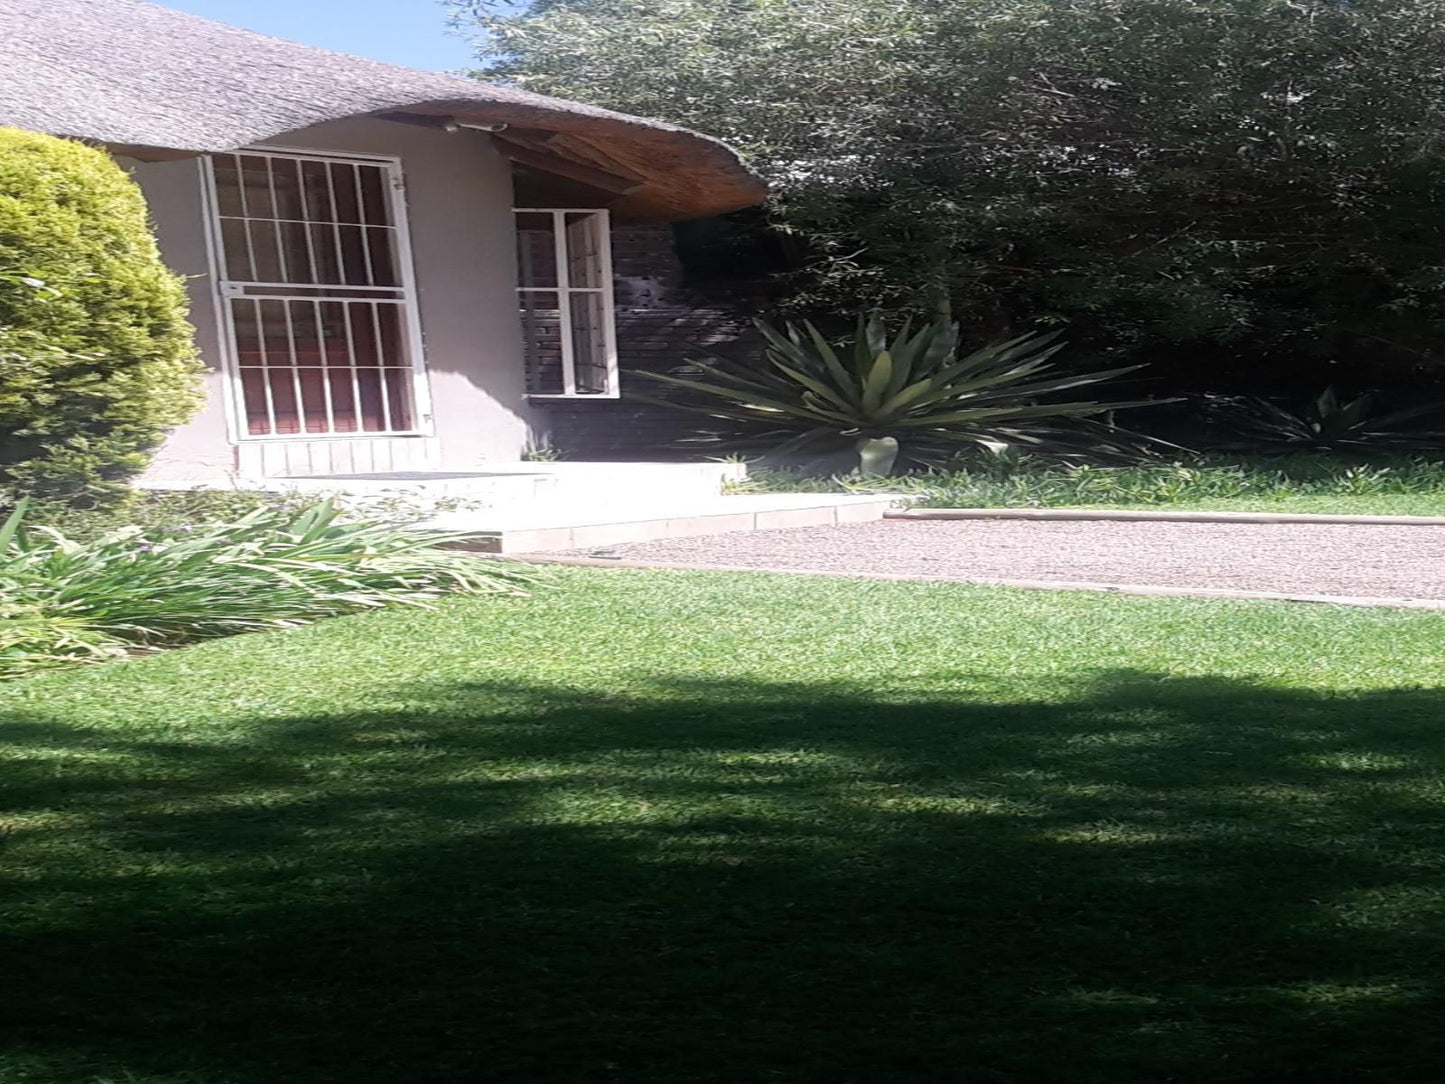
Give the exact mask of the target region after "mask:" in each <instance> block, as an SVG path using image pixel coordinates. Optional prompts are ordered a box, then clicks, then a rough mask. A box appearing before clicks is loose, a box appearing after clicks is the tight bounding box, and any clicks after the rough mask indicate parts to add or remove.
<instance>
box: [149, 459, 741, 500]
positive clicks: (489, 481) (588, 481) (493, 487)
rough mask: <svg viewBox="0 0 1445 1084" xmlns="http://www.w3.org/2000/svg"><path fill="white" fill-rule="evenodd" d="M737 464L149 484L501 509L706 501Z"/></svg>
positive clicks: (527, 467) (519, 465) (525, 467)
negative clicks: (607, 498) (609, 500)
mask: <svg viewBox="0 0 1445 1084" xmlns="http://www.w3.org/2000/svg"><path fill="white" fill-rule="evenodd" d="M746 473H747V471H746V468H745V467H744V466H743V465H742V464H739V463H571V462H559V463H530V462H495V463H483V464H480V465H478V466H477V467H476V468H475V469H474V470H456V471H388V472H385V473H375V474H369V473H355V474H319V475H308V476H305V477H286V478H253V479H247V478H240V477H234V478H225V479H204V480H196V481H160V482H147V483H146V487H147V488H151V489H195V488H203V489H264V490H270V491H273V492H283V493H284V492H290V493H314V494H316V495H317V496H318V497H320V496H330V495H333V494H335V495H341V496H342V497H344V498H347V499H349V500H350V501H351V503H357V504H364V503H365V502H367V501H376V500H395V499H398V498H399V499H402V500H405V501H409V502H411V503H413V504H415V505H417V506H418V507H425V506H426V505H428V504H430V503H432V502H435V501H439V500H440V501H446V502H449V503H453V504H465V505H466V506H468V507H470V508H475V509H482V508H496V509H504V508H511V507H513V506H529V505H533V504H536V503H547V504H556V505H562V506H567V505H572V504H575V503H578V502H584V503H589V504H594V503H597V502H598V501H599V500H600V499H601V497H602V495H604V494H607V495H611V496H613V497H620V498H624V499H628V500H646V501H653V502H658V503H664V502H675V501H697V500H710V499H713V498H716V497H718V496H719V495H721V493H722V490H723V486H724V484H725V483H726V482H728V481H731V480H736V479H739V478H742V477H744V476H745V475H746Z"/></svg>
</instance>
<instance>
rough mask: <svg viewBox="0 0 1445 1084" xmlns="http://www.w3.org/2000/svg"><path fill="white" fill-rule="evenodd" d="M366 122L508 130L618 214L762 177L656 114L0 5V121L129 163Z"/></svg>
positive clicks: (724, 204) (116, 15)
mask: <svg viewBox="0 0 1445 1084" xmlns="http://www.w3.org/2000/svg"><path fill="white" fill-rule="evenodd" d="M366 114H387V115H390V117H391V118H392V119H399V120H403V121H405V120H411V121H413V122H415V123H432V124H442V123H445V122H446V119H447V118H451V119H454V120H457V121H461V122H464V123H468V124H505V125H507V129H506V130H505V131H504V132H502V133H500V134H499V135H498V136H497V141H498V145H499V147H501V149H502V150H503V151H505V152H506V153H508V154H509V155H511V156H512V157H513V158H515V159H516V160H517V161H518V162H520V163H521V164H523V165H524V166H526V167H527V168H529V169H533V170H542V171H544V172H552V173H555V174H557V175H558V176H561V177H564V178H567V179H568V180H570V181H572V182H579V183H584V184H587V185H589V186H591V187H593V188H596V189H597V190H598V191H599V192H603V193H606V194H607V196H608V198H609V200H610V202H611V206H612V207H613V208H614V210H616V211H617V212H619V213H620V214H623V215H628V216H632V217H648V218H657V219H675V218H691V217H699V216H703V215H709V214H718V213H721V212H723V211H729V210H734V209H736V208H739V207H746V206H748V205H749V204H753V203H757V202H759V201H760V200H761V199H762V198H763V195H764V188H763V185H762V182H761V181H759V180H758V179H757V177H756V176H754V175H753V174H752V173H750V172H749V171H748V170H747V168H746V167H745V166H743V165H742V164H741V163H740V162H739V160H738V156H737V154H736V153H735V152H734V151H733V150H732V149H731V148H730V147H728V146H727V145H725V144H723V143H721V142H719V141H717V140H715V139H711V138H709V137H707V136H703V135H699V134H697V133H696V132H691V131H688V130H687V129H685V128H678V127H675V126H674V125H671V124H664V123H663V122H661V121H655V120H644V119H642V118H640V117H631V116H628V115H626V114H624V113H614V112H612V111H610V110H606V109H599V108H597V107H595V106H590V105H581V104H579V103H577V102H568V101H563V100H562V99H560V98H547V97H543V96H542V95H539V94H529V93H526V92H525V91H520V90H513V89H510V88H508V87H502V86H495V85H492V84H488V83H481V82H476V81H474V80H471V79H465V78H461V77H457V76H450V75H441V74H438V73H435V72H424V71H416V70H413V69H410V68H401V67H397V66H395V65H392V64H383V63H381V62H379V61H374V60H363V59H360V58H358V57H353V56H347V55H345V54H343V53H333V52H329V51H327V50H324V49H314V48H312V47H311V46H308V45H297V44H295V43H293V42H288V41H281V40H278V39H276V38H269V37H266V36H264V35H262V34H254V33H252V32H250V31H248V30H240V29H237V28H236V27H231V26H226V25H225V24H223V23H217V22H213V21H212V20H210V19H202V18H200V17H198V16H195V15H188V14H185V13H183V12H179V11H173V10H171V9H169V8H164V7H160V6H158V5H156V4H149V3H144V2H142V0H0V124H6V125H13V126H16V127H21V128H30V129H33V130H36V131H43V132H50V133H52V134H55V135H64V136H71V137H75V138H79V139H87V140H93V141H96V142H100V143H105V144H108V145H110V146H112V147H120V148H125V149H127V150H129V151H131V152H133V153H138V154H140V155H141V156H146V155H148V154H149V155H152V156H160V155H164V154H166V153H170V154H178V153H184V154H195V153H201V152H206V151H222V150H233V149H235V148H237V147H243V146H248V145H250V144H254V143H260V142H264V141H266V140H269V139H274V138H275V137H277V136H279V135H281V134H282V133H284V132H290V131H294V130H295V129H298V128H305V127H307V126H309V125H312V124H319V123H322V122H324V121H330V120H339V119H341V118H343V117H354V116H358V115H366Z"/></svg>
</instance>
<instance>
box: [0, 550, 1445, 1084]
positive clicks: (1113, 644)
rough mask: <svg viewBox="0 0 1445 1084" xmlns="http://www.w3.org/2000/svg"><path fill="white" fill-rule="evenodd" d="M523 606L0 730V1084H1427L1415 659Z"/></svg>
mask: <svg viewBox="0 0 1445 1084" xmlns="http://www.w3.org/2000/svg"><path fill="white" fill-rule="evenodd" d="M557 581H558V586H559V588H560V590H557V591H547V592H543V593H540V594H538V595H537V596H536V597H534V598H533V599H530V600H496V599H485V600H484V599H465V598H458V599H451V600H448V601H446V602H444V603H443V604H442V605H441V607H440V608H439V609H438V610H437V611H435V612H431V613H419V612H411V611H389V612H379V613H374V614H367V615H362V616H357V617H348V618H341V619H337V620H333V621H328V622H324V623H321V624H318V625H315V626H311V627H307V628H301V629H295V630H288V631H284V632H278V633H266V634H261V635H249V636H241V637H236V638H232V639H229V640H224V641H216V642H212V643H208V644H203V645H200V646H197V647H194V648H188V649H184V650H179V651H174V652H169V653H166V654H164V655H160V656H156V657H152V658H147V659H142V660H135V661H129V662H123V663H118V664H114V665H110V666H106V667H98V668H91V669H87V670H79V671H71V672H64V673H54V674H47V675H41V676H38V677H34V678H29V679H25V680H23V681H20V682H14V683H11V684H10V685H8V686H6V687H4V688H3V689H0V701H3V705H4V723H3V729H0V737H3V740H4V742H5V743H6V749H5V754H4V755H5V757H6V760H5V764H6V767H5V770H4V775H3V794H0V798H3V803H4V804H3V809H4V812H3V814H0V828H3V829H4V830H5V832H6V833H7V838H8V842H9V849H8V854H7V857H6V862H7V868H8V871H9V881H8V885H7V887H6V889H5V893H4V895H3V897H0V900H3V904H0V909H3V919H0V939H3V942H4V945H3V957H0V958H3V959H4V961H5V964H4V976H5V977H4V991H5V992H4V995H3V997H0V1001H3V1009H0V1023H3V1039H4V1044H5V1045H4V1047H3V1050H4V1053H3V1056H0V1082H3V1084H82V1082H83V1084H102V1082H114V1084H119V1082H122V1081H124V1082H126V1084H278V1082H283V1081H285V1082H290V1081H305V1082H307V1084H342V1082H345V1084H396V1082H398V1081H421V1082H431V1081H438V1082H442V1081H448V1082H450V1081H471V1080H477V1081H489V1082H490V1081H498V1082H514V1081H516V1082H524V1081H525V1082H529V1084H530V1082H541V1084H553V1082H556V1084H579V1082H580V1084H591V1082H599V1084H601V1082H618V1084H622V1082H626V1084H679V1082H688V1084H740V1082H749V1084H751V1082H763V1081H769V1082H789V1084H796V1082H809V1084H811V1082H820V1084H821V1082H828V1084H852V1082H857V1084H872V1082H876V1081H890V1082H894V1081H897V1082H910V1084H912V1082H918V1084H923V1082H927V1084H934V1082H938V1081H960V1082H979V1084H1121V1082H1131V1084H1132V1082H1135V1081H1138V1082H1141V1084H1164V1082H1170V1084H1230V1082H1239V1084H1244V1082H1250V1084H1253V1082H1258V1081H1275V1080H1309V1081H1311V1082H1316V1084H1318V1082H1335V1081H1338V1082H1342V1084H1343V1082H1349V1084H1357V1082H1361V1081H1382V1082H1385V1081H1388V1082H1390V1084H1405V1082H1415V1081H1419V1082H1421V1084H1425V1082H1431V1084H1433V1082H1435V1081H1438V1080H1439V1079H1440V1076H1441V1067H1442V1065H1445V1032H1442V1031H1441V1029H1440V1028H1439V1026H1438V1025H1439V1020H1440V1013H1441V1010H1442V1008H1445V1006H1442V1000H1445V999H1442V992H1441V967H1440V964H1441V954H1442V951H1445V851H1442V849H1441V847H1440V825H1441V823H1442V820H1441V810H1442V807H1445V806H1442V803H1445V781H1442V776H1441V764H1442V752H1445V737H1442V720H1445V691H1442V690H1445V648H1442V643H1445V617H1442V616H1440V615H1435V614H1429V613H1411V612H1398V611H1388V610H1360V609H1338V608H1330V607H1308V606H1287V605H1279V604H1268V603H1249V602H1215V601H1205V600H1163V599H1146V598H1112V597H1108V596H1100V595H1092V594H1066V593H1057V594H1055V593H1028V592H1007V591H996V590H987V589H982V588H973V587H968V586H964V585H927V584H909V583H880V582H862V581H838V580H818V579H810V578H806V577H781V576H763V575H757V576H728V575H725V574H715V573H709V574H693V573H665V572H622V571H613V572H605V571H595V570H570V571H566V572H562V573H559V574H558V575H557Z"/></svg>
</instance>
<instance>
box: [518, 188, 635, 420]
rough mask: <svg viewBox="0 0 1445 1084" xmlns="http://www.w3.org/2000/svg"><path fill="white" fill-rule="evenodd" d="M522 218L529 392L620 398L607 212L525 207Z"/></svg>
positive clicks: (521, 292) (521, 287)
mask: <svg viewBox="0 0 1445 1084" xmlns="http://www.w3.org/2000/svg"><path fill="white" fill-rule="evenodd" d="M516 214H517V283H518V286H517V298H518V303H519V308H520V310H521V314H522V340H523V345H524V348H525V350H526V366H527V393H528V394H529V395H531V396H534V397H549V396H550V397H558V398H572V397H582V396H592V397H603V398H609V397H610V398H615V397H616V396H617V395H618V382H617V331H616V328H615V326H614V316H613V309H612V305H613V301H612V238H611V230H610V228H609V223H608V214H607V212H606V211H601V210H578V209H570V208H529V207H519V208H517V212H516Z"/></svg>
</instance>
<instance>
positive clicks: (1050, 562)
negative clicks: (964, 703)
mask: <svg viewBox="0 0 1445 1084" xmlns="http://www.w3.org/2000/svg"><path fill="white" fill-rule="evenodd" d="M599 552H600V553H603V554H605V555H607V556H615V557H618V558H624V559H627V560H635V561H659V562H685V563H693V564H703V565H727V566H733V567H746V568H760V569H762V568H772V569H787V570H794V571H804V570H807V571H824V572H852V573H889V574H894V575H903V576H920V577H929V578H938V577H943V578H950V579H960V580H971V579H977V580H1004V579H1007V580H1040V581H1069V582H1078V581H1088V582H1092V583H1103V584H1120V585H1126V584H1127V585H1145V586H1159V587H1173V588H1207V589H1216V590H1232V591H1270V592H1285V593H1290V594H1308V595H1339V596H1355V597H1371V598H1392V599H1431V600H1445V527H1393V526H1391V527H1385V526H1365V525H1344V524H1238V523H1229V524H1222V523H1119V522H1102V521H1092V522H1089V521H1085V522H1047V521H1045V522H1037V521H1026V520H1007V519H997V520H961V521H909V520H884V521H882V522H878V523H860V524H852V525H848V526H836V527H804V528H797V529H791V530H768V531H750V532H741V533H737V534H722V535H707V536H702V537H696V538H677V539H668V540H664V541H657V542H638V543H629V544H623V545H616V546H608V547H606V548H605V549H604V550H601V551H592V550H578V551H576V553H577V554H578V555H584V556H585V555H594V556H595V555H596V554H597V553H599Z"/></svg>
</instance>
